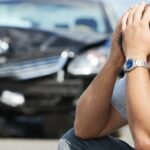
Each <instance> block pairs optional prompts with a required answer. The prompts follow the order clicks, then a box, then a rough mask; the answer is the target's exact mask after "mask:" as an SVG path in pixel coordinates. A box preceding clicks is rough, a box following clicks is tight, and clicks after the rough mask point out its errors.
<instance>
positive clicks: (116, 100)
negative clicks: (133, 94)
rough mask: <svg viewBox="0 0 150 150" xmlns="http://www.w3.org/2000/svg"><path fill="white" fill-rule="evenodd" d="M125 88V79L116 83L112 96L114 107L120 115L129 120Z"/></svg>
mask: <svg viewBox="0 0 150 150" xmlns="http://www.w3.org/2000/svg"><path fill="white" fill-rule="evenodd" d="M125 87H126V78H125V77H124V78H122V79H120V80H117V81H116V84H115V87H114V91H113V96H112V105H113V106H114V107H115V109H116V110H117V111H118V112H119V113H120V115H121V116H122V117H123V118H124V119H126V120H127V110H126V102H125V101H126V94H125V93H126V92H125V90H126V88H125Z"/></svg>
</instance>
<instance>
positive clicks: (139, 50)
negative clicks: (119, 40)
mask: <svg viewBox="0 0 150 150" xmlns="http://www.w3.org/2000/svg"><path fill="white" fill-rule="evenodd" d="M149 14H150V7H147V8H146V9H145V4H144V3H142V4H141V5H139V6H135V7H134V8H132V9H131V10H130V13H129V15H128V18H127V19H126V20H125V21H124V22H123V26H124V27H125V32H124V33H123V49H124V53H125V56H126V58H135V59H142V60H146V59H147V56H148V55H149V54H150V28H149V22H150V15H149Z"/></svg>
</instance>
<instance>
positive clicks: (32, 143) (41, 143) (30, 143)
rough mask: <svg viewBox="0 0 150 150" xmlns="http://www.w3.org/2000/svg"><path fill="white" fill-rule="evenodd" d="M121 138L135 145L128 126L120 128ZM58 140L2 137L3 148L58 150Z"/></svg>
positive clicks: (0, 143)
mask: <svg viewBox="0 0 150 150" xmlns="http://www.w3.org/2000/svg"><path fill="white" fill-rule="evenodd" d="M120 134H121V137H120V138H121V139H122V140H124V141H126V142H127V143H129V144H130V145H131V146H133V145H134V144H133V140H132V137H131V133H130V131H129V128H128V126H125V127H124V128H121V129H120ZM57 146H58V140H32V139H30V140H26V139H0V149H1V150H57Z"/></svg>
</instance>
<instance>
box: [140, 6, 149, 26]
mask: <svg viewBox="0 0 150 150" xmlns="http://www.w3.org/2000/svg"><path fill="white" fill-rule="evenodd" d="M142 21H143V22H144V23H145V24H149V22H150V6H148V7H147V8H146V9H145V12H144V14H143V18H142Z"/></svg>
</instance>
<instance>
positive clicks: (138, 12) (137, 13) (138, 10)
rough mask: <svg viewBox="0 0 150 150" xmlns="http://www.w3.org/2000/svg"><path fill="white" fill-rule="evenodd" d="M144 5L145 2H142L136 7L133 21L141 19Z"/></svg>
mask: <svg viewBox="0 0 150 150" xmlns="http://www.w3.org/2000/svg"><path fill="white" fill-rule="evenodd" d="M145 5H146V4H145V3H144V2H142V4H141V5H139V6H138V7H137V8H136V10H135V13H134V23H137V22H139V21H141V19H142V15H143V12H144V9H145Z"/></svg>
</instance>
